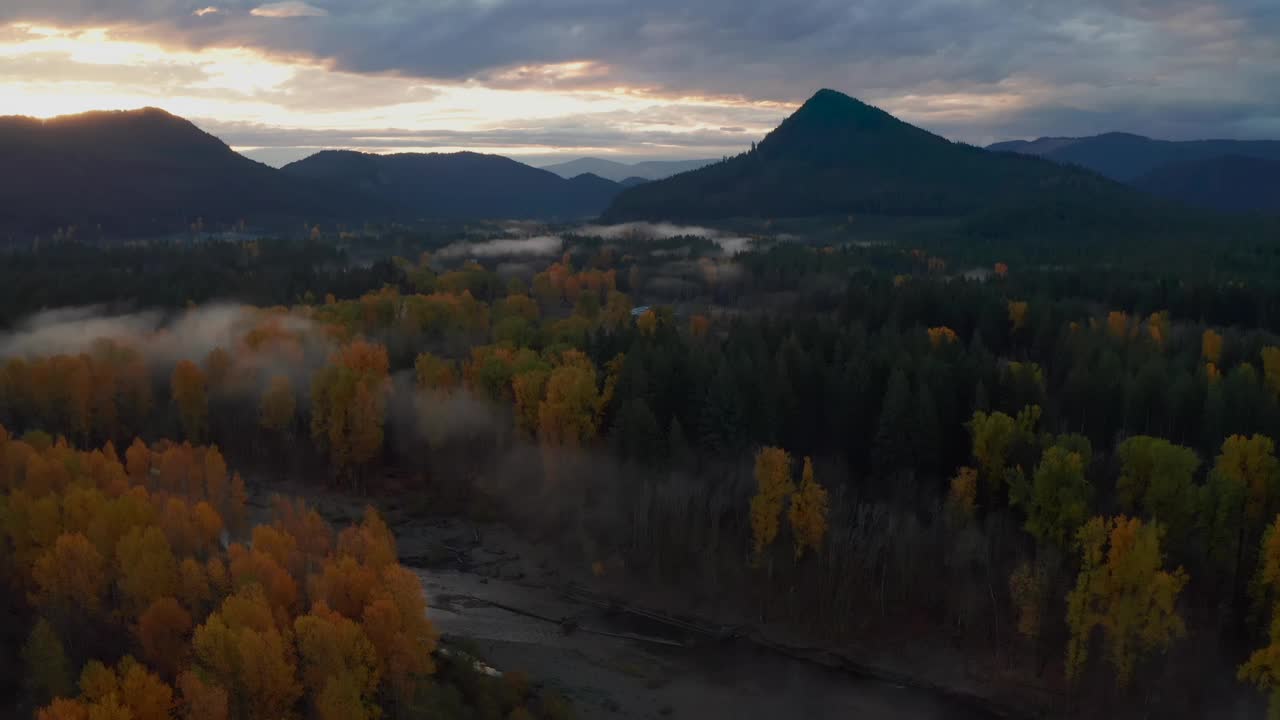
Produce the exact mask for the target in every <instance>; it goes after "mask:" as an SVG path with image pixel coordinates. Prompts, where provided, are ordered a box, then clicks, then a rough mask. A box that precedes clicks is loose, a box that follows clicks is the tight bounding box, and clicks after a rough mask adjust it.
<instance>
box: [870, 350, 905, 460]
mask: <svg viewBox="0 0 1280 720" xmlns="http://www.w3.org/2000/svg"><path fill="white" fill-rule="evenodd" d="M913 405H914V403H913V402H912V397H911V386H910V385H909V384H908V383H907V374H906V373H905V372H904V371H903V370H902V368H900V367H899V368H895V369H894V371H893V373H892V374H890V376H889V384H888V386H887V387H886V389H885V393H884V401H883V402H882V403H881V406H880V422H879V424H878V426H877V429H876V437H875V445H874V446H873V448H872V466H873V467H874V468H875V470H876V472H877V473H878V474H880V475H881V476H888V475H892V474H894V473H896V472H899V471H901V470H905V469H907V468H910V467H913V464H914V463H913V457H912V456H913V453H912V450H913V448H912V440H913V439H914V436H915V432H916V424H915V422H914V416H915V413H914V412H913Z"/></svg>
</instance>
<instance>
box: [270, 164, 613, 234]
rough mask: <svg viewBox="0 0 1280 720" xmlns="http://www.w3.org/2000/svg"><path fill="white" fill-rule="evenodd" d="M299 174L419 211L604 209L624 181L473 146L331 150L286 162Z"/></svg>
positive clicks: (580, 213)
mask: <svg viewBox="0 0 1280 720" xmlns="http://www.w3.org/2000/svg"><path fill="white" fill-rule="evenodd" d="M281 172H282V173H284V174H285V175H287V176H290V177H295V178H305V179H308V180H313V181H322V182H327V183H332V184H335V185H337V184H342V185H345V186H347V187H350V188H351V189H352V191H353V192H355V193H357V194H358V195H359V196H361V197H364V198H369V199H378V198H380V199H383V200H385V201H387V202H389V203H391V204H392V205H393V206H394V207H395V208H396V209H397V212H398V214H400V215H403V216H408V217H417V218H425V217H432V218H517V217H519V218H525V217H528V218H561V219H576V218H582V217H588V216H593V215H596V214H598V213H599V212H600V211H601V210H603V209H604V208H605V207H607V206H608V204H609V202H610V201H611V200H612V199H613V197H614V195H616V194H617V193H618V191H619V190H620V189H621V188H620V186H619V185H618V184H617V183H614V182H611V181H609V180H605V179H604V178H600V177H597V176H595V175H590V174H584V175H579V176H577V177H574V178H572V179H569V180H566V179H564V178H562V177H560V176H558V175H556V174H555V173H552V172H549V171H547V170H541V169H538V168H535V167H530V166H528V165H524V164H522V163H519V162H516V161H515V160H512V159H510V158H505V157H502V156H499V155H482V154H479V153H472V152H458V153H427V154H422V153H403V154H397V155H371V154H367V153H359V152H352V151H348V150H326V151H324V152H319V153H316V154H315V155H312V156H311V157H308V158H304V159H302V160H299V161H297V162H293V163H289V164H288V165H286V166H284V167H283V168H281Z"/></svg>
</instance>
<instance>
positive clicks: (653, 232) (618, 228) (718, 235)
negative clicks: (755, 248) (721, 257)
mask: <svg viewBox="0 0 1280 720" xmlns="http://www.w3.org/2000/svg"><path fill="white" fill-rule="evenodd" d="M575 232H576V233H577V234H579V235H585V236H587V237H601V238H604V239H606V240H632V241H640V242H644V241H646V240H666V239H669V238H673V237H682V236H688V237H701V238H706V239H708V240H710V241H711V242H713V243H715V244H716V245H719V246H720V251H721V252H723V253H724V254H725V255H735V254H737V253H740V252H744V251H746V250H747V249H748V248H749V247H750V246H751V242H752V239H751V238H747V237H740V236H736V235H733V234H730V233H726V232H724V231H721V230H715V229H713V228H706V227H700V226H697V225H676V224H674V223H668V222H660V223H648V222H629V223H620V224H617V225H584V226H582V227H581V228H578V229H577V230H576V231H575Z"/></svg>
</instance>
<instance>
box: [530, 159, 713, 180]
mask: <svg viewBox="0 0 1280 720" xmlns="http://www.w3.org/2000/svg"><path fill="white" fill-rule="evenodd" d="M713 162H715V161H714V160H650V161H646V162H639V163H634V164H627V163H620V162H617V161H614V160H603V159H601V158H591V157H584V158H578V159H577V160H570V161H568V162H563V163H557V164H555V165H545V166H543V168H542V169H543V170H550V171H551V172H553V173H555V174H557V175H559V176H560V177H563V178H571V177H574V176H576V175H581V174H582V173H591V174H593V175H599V176H600V177H602V178H605V179H607V180H612V181H614V182H618V183H620V182H624V181H626V180H628V179H630V178H642V179H644V180H661V179H663V178H668V177H671V176H672V175H678V174H680V173H682V172H688V171H690V170H697V169H698V168H700V167H706V166H707V165H710V164H711V163H713Z"/></svg>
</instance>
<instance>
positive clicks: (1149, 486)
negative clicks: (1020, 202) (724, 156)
mask: <svg viewBox="0 0 1280 720" xmlns="http://www.w3.org/2000/svg"><path fill="white" fill-rule="evenodd" d="M556 231H557V232H558V233H559V236H560V237H562V239H563V245H562V246H561V247H560V249H559V250H556V251H555V252H553V253H551V254H550V255H545V254H543V255H531V254H528V253H523V252H521V253H512V254H505V255H504V254H502V253H496V252H489V251H487V250H485V251H481V248H483V247H484V246H483V244H481V243H474V246H473V250H474V252H470V253H468V252H466V251H457V250H450V249H449V248H457V247H458V243H463V244H464V245H465V244H466V243H467V242H468V237H469V236H467V235H465V234H458V232H455V231H452V230H451V231H441V232H440V233H437V234H434V235H432V234H420V235H416V236H413V237H407V236H406V237H400V238H398V239H397V240H395V241H394V242H390V243H384V253H383V254H382V256H381V257H380V258H379V259H377V260H376V261H371V262H368V263H351V262H349V255H348V253H349V252H350V250H349V248H348V246H350V245H352V244H354V242H355V241H352V240H343V239H340V238H338V237H336V236H333V237H330V236H327V235H326V234H324V233H319V232H317V233H313V238H312V240H310V241H307V242H301V241H286V240H267V239H264V240H258V241H252V242H247V241H244V242H201V243H171V244H158V245H153V246H139V247H106V248H104V247H91V246H87V245H82V244H78V243H76V242H73V241H72V242H63V243H50V244H47V245H45V246H42V247H39V248H35V249H33V250H31V251H27V250H23V251H16V252H14V253H12V254H10V255H7V256H6V263H5V265H4V267H3V268H0V288H4V290H3V291H0V292H3V293H4V300H5V301H4V302H3V303H0V306H3V307H4V314H3V315H0V327H3V328H4V331H3V334H0V424H2V425H3V427H4V428H6V430H5V431H4V432H2V433H0V486H2V488H3V494H2V495H0V517H2V518H3V531H4V532H3V535H4V544H3V556H2V557H0V560H2V564H3V567H4V574H5V577H6V579H7V580H8V581H9V583H10V588H11V591H10V592H9V593H7V595H6V597H7V602H6V605H7V611H8V612H7V613H6V617H5V619H4V620H3V624H4V627H3V631H4V632H5V634H6V637H7V638H9V639H10V642H8V643H6V647H7V648H8V651H7V652H8V657H5V658H4V659H3V661H4V662H5V663H6V664H7V665H8V666H10V667H16V668H24V670H23V672H21V673H7V674H6V677H9V678H13V677H19V676H20V677H26V678H28V679H29V682H28V683H27V686H26V687H16V686H14V687H9V688H6V689H7V690H8V691H9V694H10V695H11V696H12V698H13V703H15V705H14V707H27V708H40V709H39V710H38V715H37V716H38V717H40V718H42V720H54V719H62V718H89V717H93V718H97V717H133V718H166V717H181V718H208V719H209V720H220V719H221V718H231V717H235V718H239V717H250V718H264V719H265V718H275V717H285V716H299V717H316V718H326V719H327V718H338V717H378V716H379V715H381V716H385V717H435V716H456V717H508V716H509V717H527V716H534V717H559V716H561V714H563V713H568V712H570V711H569V709H568V708H566V707H564V706H563V701H562V700H561V699H559V698H557V697H554V696H549V695H546V694H545V693H537V692H533V691H531V690H530V689H529V687H528V684H527V681H522V679H521V678H517V679H516V680H514V681H507V682H505V683H490V685H491V686H483V687H482V685H483V683H484V682H487V681H486V680H484V679H482V678H475V677H471V676H470V675H468V674H467V673H466V672H465V669H459V668H457V667H454V668H448V667H443V666H441V667H437V666H436V665H435V663H433V662H432V660H431V655H430V654H429V651H430V648H431V647H433V644H434V643H435V635H434V631H433V629H432V627H431V625H430V623H429V621H428V620H427V618H429V617H430V612H431V610H430V608H429V607H428V606H427V605H428V602H427V600H428V599H427V598H424V596H423V594H422V591H421V588H420V586H419V585H418V583H417V581H416V578H415V577H414V576H413V575H412V574H411V573H410V572H409V571H407V570H405V569H404V568H402V567H401V566H399V565H398V564H397V554H396V550H395V541H394V539H393V538H392V537H391V533H390V530H389V529H388V528H387V526H386V524H385V523H383V522H382V521H381V519H380V517H379V515H378V513H377V512H376V511H375V510H373V509H370V511H368V513H367V514H366V515H365V517H364V518H363V519H362V520H361V521H360V522H359V523H358V524H355V525H353V526H351V527H346V528H342V529H340V530H338V531H336V532H335V531H334V530H333V529H330V528H329V527H328V526H327V524H326V523H325V522H324V521H323V519H321V518H320V517H319V516H318V515H316V514H315V513H314V512H313V511H311V510H310V509H309V508H308V506H307V505H306V503H305V499H304V500H286V499H280V500H278V501H277V502H276V504H275V507H274V509H273V511H272V512H271V513H270V517H264V518H262V519H261V520H262V521H261V522H260V523H257V524H256V525H255V523H254V522H251V519H250V518H249V517H248V515H247V513H246V510H245V503H244V497H245V493H246V490H245V483H246V480H242V479H241V478H240V476H237V475H236V474H234V473H232V472H230V471H229V470H228V469H227V466H228V464H231V465H233V466H235V467H238V468H241V470H242V472H244V473H245V477H246V478H249V479H250V482H259V481H258V480H256V478H263V480H261V482H269V480H267V479H268V478H271V477H273V476H274V477H289V478H291V479H296V480H298V481H300V482H302V483H304V484H305V485H308V486H311V487H314V488H316V489H317V490H318V491H319V490H320V489H323V488H333V487H341V488H349V489H355V490H358V491H360V492H364V493H368V494H369V495H370V497H371V498H373V500H372V501H373V502H374V503H375V504H376V502H377V501H378V498H380V497H385V496H386V495H387V494H389V493H399V494H401V495H402V497H401V498H400V499H406V498H405V497H404V496H409V497H411V498H412V501H413V502H414V503H416V504H419V505H420V506H421V508H422V512H423V513H427V514H430V513H437V514H459V515H469V516H476V517H481V516H483V517H486V518H499V519H501V520H502V521H503V522H506V523H509V524H510V525H511V526H512V527H515V528H517V529H519V531H520V532H522V533H525V534H527V535H528V536H529V537H531V538H534V539H536V540H537V541H539V542H543V543H549V544H554V545H555V546H557V547H559V548H561V550H562V552H563V554H564V555H565V557H569V558H575V559H577V560H580V561H581V562H582V563H584V564H591V565H597V564H598V565H599V567H602V568H603V567H608V568H622V569H623V570H622V572H623V573H624V574H625V575H626V577H627V578H629V579H631V581H633V582H636V583H641V584H645V585H651V586H657V587H665V588H670V589H673V591H674V590H678V591H679V593H680V594H681V595H682V596H683V597H684V600H686V601H687V603H688V604H689V605H691V606H692V605H696V606H697V607H698V608H699V609H700V611H702V612H716V611H721V612H725V613H738V614H746V615H749V616H750V617H751V618H752V619H753V621H754V622H756V623H759V624H760V625H767V626H776V627H784V628H787V629H788V630H789V631H790V632H793V633H796V634H797V635H799V636H803V637H807V638H811V639H813V641H814V642H824V643H828V644H830V645H833V646H846V645H847V646H856V645H858V644H865V643H879V644H885V645H892V644H894V643H910V644H918V645H920V646H924V647H929V646H935V645H936V646H938V647H948V648H953V649H958V650H959V651H960V652H962V653H964V654H966V655H968V656H972V657H983V658H995V662H996V663H997V664H998V665H999V667H1000V668H1001V672H1002V673H1003V677H1004V678H1005V679H1006V680H1007V681H1008V682H1010V683H1015V682H1016V683H1022V684H1025V685H1030V686H1034V687H1036V688H1038V689H1039V690H1041V691H1042V692H1041V693H1040V695H1039V696H1038V697H1040V698H1041V708H1040V709H1041V710H1042V711H1044V712H1046V713H1055V714H1059V715H1067V716H1075V715H1087V714H1096V713H1099V712H1101V713H1103V714H1104V715H1111V716H1116V715H1125V714H1131V713H1132V714H1137V713H1142V714H1156V713H1159V714H1161V715H1164V716H1168V717H1201V716H1206V715H1207V714H1210V713H1211V712H1212V711H1213V709H1215V708H1219V707H1222V706H1223V704H1224V703H1231V704H1232V705H1233V706H1234V705H1235V704H1236V703H1238V702H1245V703H1246V705H1247V706H1249V707H1253V704H1256V707H1257V712H1259V713H1261V712H1262V708H1263V707H1265V706H1267V705H1268V704H1269V707H1270V710H1269V712H1270V713H1271V714H1272V716H1273V717H1274V716H1280V691H1278V690H1277V689H1276V688H1277V685H1278V684H1280V462H1278V461H1277V456H1276V450H1275V439H1276V438H1277V437H1280V336H1278V335H1277V331H1280V285H1278V284H1277V282H1276V280H1275V278H1277V277H1280V273H1278V272H1276V271H1277V270H1280V268H1278V267H1277V266H1278V265H1280V245H1276V244H1275V243H1274V242H1267V241H1261V240H1260V241H1258V242H1252V243H1250V242H1243V241H1242V242H1240V243H1237V244H1215V243H1208V242H1204V243H1201V244H1192V243H1171V244H1170V245H1168V246H1165V247H1160V248H1158V249H1156V248H1152V246H1150V245H1149V244H1145V243H1133V244H1125V243H1115V244H1112V245H1105V246H1104V245H1101V244H1100V245H1098V246H1096V247H1091V251H1089V252H1085V251H1083V250H1082V249H1081V247H1072V246H1062V245H1058V246H1052V245H1049V244H1043V245H1033V244H1024V245H1021V246H1017V247H1014V246H1012V245H1010V244H1006V243H1003V242H998V241H992V242H989V243H967V244H965V245H963V246H959V245H948V244H947V243H943V242H935V243H919V244H907V243H904V242H901V241H893V240H883V241H881V240H876V241H874V242H865V243H858V244H842V245H826V244H819V243H814V242H805V241H802V240H794V239H793V240H786V239H778V238H777V237H772V238H769V237H763V236H749V237H745V238H742V240H743V245H741V246H740V251H735V252H728V251H725V250H724V249H723V248H725V247H729V246H730V245H729V244H728V243H729V242H730V239H726V237H724V236H723V234H722V233H710V232H708V233H703V234H702V235H701V236H697V234H696V232H695V231H694V229H691V230H690V231H689V234H668V235H667V236H665V237H661V238H655V237H652V236H647V235H645V234H643V233H641V232H639V231H634V230H633V231H630V232H621V233H619V232H612V231H610V232H605V231H602V230H598V229H597V230H596V231H594V232H596V233H597V234H592V232H593V231H592V230H591V229H589V228H587V229H579V230H576V231H572V232H569V231H565V230H563V229H557V230H556ZM734 247H739V246H734ZM1092 250H1096V252H1095V251H1092ZM365 252H368V250H367V249H366V251H365ZM1135 257H1137V258H1141V261H1139V262H1135V261H1133V259H1134V258H1135ZM10 260H12V262H8V261H10ZM1121 268H1124V269H1121ZM1206 269H1208V270H1206ZM54 277H62V278H74V282H72V281H68V280H65V279H64V280H62V281H57V282H53V281H51V278H54ZM22 288H30V290H29V291H27V290H22ZM126 299H127V300H130V301H131V302H130V303H129V304H127V305H126V304H124V303H122V301H124V300H126ZM91 305H96V306H97V307H88V306H91ZM65 306H78V309H75V310H65V309H64V310H50V308H57V307H65ZM224 458H226V459H224ZM528 670H531V671H532V670H533V668H529V669H528ZM1246 693H1249V694H1248V695H1247V697H1249V698H1250V699H1249V700H1245V701H1241V700H1240V698H1242V697H1246ZM117 708H127V713H125V712H122V711H120V710H118V709H117ZM442 708H448V710H447V711H446V710H444V709H442ZM112 712H115V713H116V714H114V715H113V714H111V713H112ZM447 713H453V715H448V714H447Z"/></svg>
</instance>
